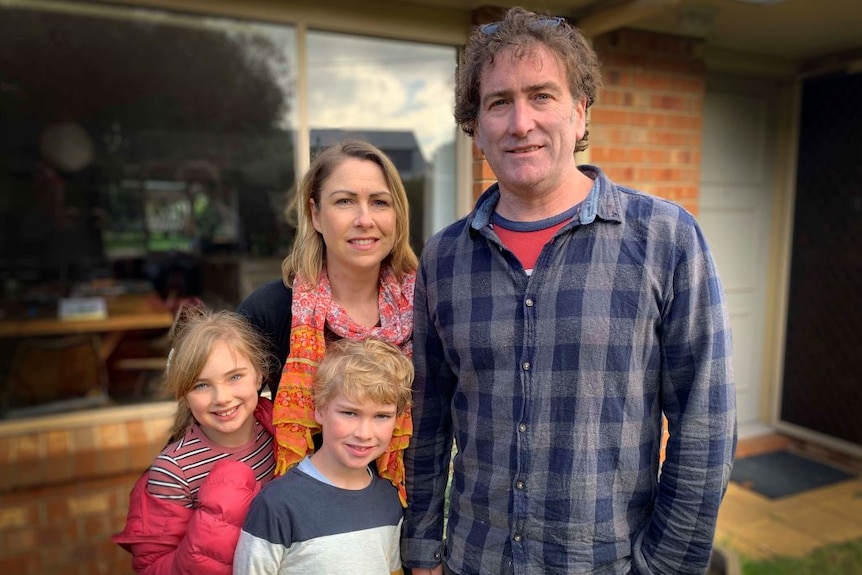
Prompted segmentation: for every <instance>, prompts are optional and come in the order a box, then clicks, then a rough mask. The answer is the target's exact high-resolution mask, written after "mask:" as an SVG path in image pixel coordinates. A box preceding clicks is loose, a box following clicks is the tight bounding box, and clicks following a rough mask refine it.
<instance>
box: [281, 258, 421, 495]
mask: <svg viewBox="0 0 862 575" xmlns="http://www.w3.org/2000/svg"><path fill="white" fill-rule="evenodd" d="M415 280H416V276H415V274H412V273H411V274H406V275H405V276H404V277H403V279H402V280H401V281H400V282H399V281H398V280H397V279H396V277H395V274H394V273H393V272H392V271H391V270H390V269H389V268H386V269H384V270H383V271H382V272H381V274H380V288H379V290H378V292H379V296H378V298H379V299H378V307H379V311H380V324H379V325H378V326H377V327H372V328H367V327H364V326H361V325H358V324H356V323H355V322H354V321H353V320H352V319H350V317H348V315H347V313H346V312H345V311H344V310H343V309H342V308H341V306H339V305H338V304H337V303H335V302H334V301H332V289H331V286H330V284H329V277H328V276H327V275H326V272H325V271H324V272H323V273H322V274H321V277H320V279H319V281H318V282H317V285H313V284H311V283H309V282H308V281H306V280H304V279H303V278H300V277H297V278H296V279H294V282H293V302H292V308H291V309H292V313H293V319H292V322H291V327H290V349H289V351H288V357H287V360H286V361H285V364H284V370H283V371H282V374H281V381H280V382H279V384H278V392H277V393H276V396H275V402H274V403H275V405H274V407H273V414H272V415H273V424H274V425H275V438H276V442H277V446H276V468H275V474H276V475H282V474H284V473H286V472H287V470H288V469H290V468H291V467H293V466H294V465H296V464H297V463H299V462H300V461H301V460H302V458H303V457H305V456H306V455H307V454H310V453H312V452H313V451H314V443H313V441H312V436H313V435H314V434H315V433H319V432H320V425H319V424H318V423H317V422H316V421H315V420H314V400H313V399H312V392H311V382H312V379H313V377H314V374H315V373H316V372H317V366H318V365H320V360H321V359H323V353H324V350H325V348H326V341H325V339H324V326H325V327H328V328H329V329H330V330H332V332H333V333H335V334H336V335H337V336H339V337H342V338H347V339H362V338H366V337H376V338H379V339H382V340H384V341H387V342H389V343H392V344H394V345H397V346H398V347H400V348H401V350H402V351H403V352H404V354H405V355H407V356H408V357H412V355H413V337H412V336H413V286H414V283H415ZM412 434H413V420H412V418H411V415H410V409H406V410H405V411H404V413H402V414H401V415H400V416H399V417H398V420H397V421H396V424H395V431H394V433H393V434H392V441H391V442H390V443H389V446H388V447H387V448H386V451H385V452H384V453H383V455H381V456H380V457H379V458H378V459H377V472H378V474H379V475H380V477H382V478H384V479H388V480H390V481H391V482H392V484H393V485H395V487H396V488H397V489H398V495H399V497H400V499H401V504H402V505H404V506H405V507H406V506H407V492H406V489H405V487H404V458H403V454H404V449H406V448H407V444H408V443H409V442H410V436H411V435H412Z"/></svg>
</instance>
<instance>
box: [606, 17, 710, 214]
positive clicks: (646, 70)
mask: <svg viewBox="0 0 862 575" xmlns="http://www.w3.org/2000/svg"><path fill="white" fill-rule="evenodd" d="M593 45H594V47H595V49H596V52H598V54H599V58H600V59H601V61H602V76H603V78H604V84H605V87H604V89H603V90H602V92H601V93H600V94H599V97H598V100H597V102H596V104H595V105H593V107H592V108H591V115H590V148H589V150H590V154H591V155H590V162H591V163H594V164H596V165H597V166H599V167H601V168H602V169H603V170H604V171H605V173H606V174H607V175H608V176H610V178H611V179H613V180H614V181H616V182H617V183H619V184H623V185H626V186H630V187H633V188H636V189H639V190H641V191H644V192H647V193H650V194H654V195H657V196H661V197H664V198H667V199H670V200H673V201H675V202H678V203H680V204H682V205H683V206H684V207H685V208H686V209H688V210H689V211H691V212H693V213H695V214H696V213H697V202H698V195H699V189H700V158H701V136H702V131H703V99H704V91H705V85H704V63H703V58H702V56H701V48H702V46H701V42H700V41H698V40H693V39H689V38H683V37H679V36H670V35H665V34H656V33H652V32H643V31H637V30H618V31H615V32H611V33H608V34H604V35H602V36H599V37H598V38H596V39H595V40H594V43H593Z"/></svg>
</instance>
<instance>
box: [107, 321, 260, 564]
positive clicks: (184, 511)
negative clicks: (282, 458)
mask: <svg viewBox="0 0 862 575" xmlns="http://www.w3.org/2000/svg"><path fill="white" fill-rule="evenodd" d="M172 339H173V349H172V350H171V353H170V355H169V356H168V365H167V369H166V371H165V385H166V388H167V389H168V390H169V391H170V393H171V394H172V395H173V396H174V397H175V398H176V400H177V415H176V421H175V422H174V426H173V429H172V431H171V438H170V440H169V443H168V445H167V447H165V448H164V449H163V450H162V452H161V454H159V456H158V457H156V459H155V461H154V462H153V464H152V465H151V466H150V468H149V469H148V470H147V471H146V472H145V473H144V474H143V476H141V478H140V479H139V480H138V482H137V483H136V484H135V486H134V488H133V489H132V493H131V497H130V504H129V512H128V515H127V518H126V528H125V529H124V530H123V531H122V532H121V533H119V534H117V535H115V536H114V537H113V539H114V541H115V542H116V543H118V544H120V545H121V546H122V547H123V548H124V549H126V550H127V551H129V552H130V553H131V554H132V567H133V568H134V570H135V572H136V573H144V574H147V575H162V574H164V575H168V574H178V575H179V574H185V573H189V574H191V573H195V574H222V573H223V574H225V575H229V574H230V573H231V568H232V564H233V555H234V550H235V549H236V543H237V539H238V538H239V532H240V529H241V527H242V523H243V520H244V519H245V516H246V514H247V513H248V509H249V506H250V505H251V500H252V498H253V497H254V496H255V495H256V494H257V493H258V491H260V489H261V486H262V485H263V484H266V483H268V482H269V481H270V480H271V479H272V478H273V473H274V470H275V456H274V441H273V435H274V433H273V428H272V403H271V402H270V401H269V400H268V399H266V398H263V397H259V396H258V394H259V391H260V389H261V387H262V385H263V374H266V373H268V369H269V356H268V354H267V353H266V352H265V351H264V350H265V349H266V345H265V343H264V342H263V341H261V339H260V336H259V335H258V334H257V331H256V330H255V329H254V328H252V327H251V326H250V325H249V324H248V323H247V322H246V320H245V319H244V318H243V317H242V316H240V315H238V314H236V313H233V312H227V311H219V312H211V311H207V310H206V309H204V308H202V307H196V308H186V309H183V310H181V311H180V314H179V318H178V320H177V322H176V325H175V327H174V333H173V334H172Z"/></svg>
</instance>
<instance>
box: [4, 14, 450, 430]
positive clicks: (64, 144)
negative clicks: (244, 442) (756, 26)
mask: <svg viewBox="0 0 862 575" xmlns="http://www.w3.org/2000/svg"><path fill="white" fill-rule="evenodd" d="M285 10H289V8H285ZM300 42H303V43H304V45H300ZM298 53H304V54H307V61H301V60H300V59H299V58H298V57H297V54H298ZM454 69H455V48H454V47H450V46H438V45H428V44H421V43H414V42H406V41H393V40H384V39H375V38H366V37H359V36H355V35H349V34H340V33H333V32H318V31H313V30H312V31H308V32H307V33H303V34H300V33H298V32H297V26H294V25H290V24H270V23H261V22H249V21H244V20H235V19H229V18H215V17H209V16H203V15H202V16H195V15H189V14H178V13H170V12H164V11H156V10H150V9H142V8H141V9H139V8H120V7H114V6H109V5H103V4H92V5H91V4H77V3H69V4H65V3H63V4H59V3H56V2H38V1H36V2H34V1H28V2H26V3H25V2H20V3H19V2H16V1H10V2H4V3H3V5H2V6H0V278H2V285H0V289H2V298H3V299H2V304H3V305H2V307H0V418H2V417H15V416H17V415H20V414H31V413H43V412H49V411H51V410H52V409H65V408H67V407H68V406H70V405H91V404H115V403H117V402H120V403H122V402H130V401H132V402H134V401H142V400H148V399H151V398H152V397H153V396H152V394H151V393H150V392H149V390H150V387H149V386H148V384H147V383H146V382H143V383H142V378H145V377H146V376H147V372H146V369H145V368H144V367H141V368H140V369H139V370H137V371H135V370H134V369H131V370H130V372H129V373H126V372H124V371H123V370H121V369H119V368H118V367H117V366H118V365H123V361H122V360H124V359H135V358H136V357H137V356H138V355H146V353H151V352H146V351H142V350H144V349H150V348H151V347H152V346H151V344H150V343H146V344H145V343H143V342H145V341H147V342H149V341H150V340H158V339H159V336H162V335H163V334H164V331H165V327H164V326H163V325H161V324H162V323H164V321H163V319H164V316H161V317H162V320H159V321H156V320H155V319H153V318H152V317H151V318H150V320H147V321H149V323H147V322H145V321H142V322H141V324H140V325H136V324H135V322H134V321H131V320H129V321H125V322H115V324H117V325H120V326H121V327H118V328H116V333H115V332H112V330H114V329H115V328H114V327H113V324H111V325H107V324H106V325H105V326H103V327H100V325H101V324H99V322H100V321H104V320H105V317H106V316H107V317H108V318H113V319H116V317H118V316H120V315H122V314H123V313H125V312H124V311H123V310H126V309H128V306H127V305H126V304H125V303H124V304H123V305H120V302H119V300H120V299H122V298H124V297H129V298H131V297H135V298H138V300H139V301H146V302H149V303H151V304H153V306H155V307H159V306H162V307H164V308H165V309H166V310H167V312H168V313H169V312H170V311H171V308H172V306H175V305H176V302H178V301H182V300H183V299H184V298H190V297H197V298H200V299H202V300H203V301H204V302H205V303H207V304H209V305H211V306H213V307H217V308H221V307H224V308H232V307H234V306H236V305H237V304H238V303H239V301H240V300H241V299H242V298H244V297H245V296H246V295H247V294H248V293H249V292H250V291H251V290H252V289H254V288H255V287H257V286H258V285H260V284H261V283H263V282H264V281H268V280H271V279H276V278H278V277H279V275H280V262H281V259H282V258H283V256H284V255H285V253H286V251H287V250H288V249H289V246H290V244H291V241H292V237H293V229H292V227H291V223H290V221H289V218H287V217H285V209H286V207H287V205H288V202H289V197H290V193H291V189H292V188H293V186H294V184H295V182H296V180H297V177H298V175H299V174H301V172H302V170H303V169H304V168H305V162H307V161H308V157H309V156H310V155H311V154H313V153H314V151H315V150H316V149H317V148H319V147H320V146H322V145H326V144H328V143H330V142H332V141H334V140H335V139H337V138H339V137H342V136H344V135H354V136H358V137H361V138H364V139H367V140H369V141H371V142H372V143H374V144H376V145H377V146H379V147H380V148H381V149H383V150H384V151H385V152H387V153H388V154H389V155H390V156H391V157H392V159H393V161H394V162H395V164H396V166H397V167H398V168H399V171H400V172H401V175H402V177H403V178H404V180H405V183H406V185H407V189H408V191H409V197H410V203H411V216H412V221H411V239H412V241H413V243H414V246H415V247H416V249H417V251H419V250H420V249H421V245H422V243H423V242H424V240H425V239H427V237H428V236H429V235H430V234H431V233H432V232H433V231H435V230H436V229H439V228H440V227H442V226H443V225H445V224H446V223H448V222H450V221H451V220H452V219H453V218H454V213H453V211H452V210H453V209H454V208H453V207H452V206H454V205H455V202H454V197H455V192H456V190H455V186H454V184H453V182H454V163H455V162H454V158H455V145H454V141H455V129H454V122H453V121H452V119H451V111H452V102H453V85H452V82H453V75H454ZM300 77H304V78H306V80H305V81H304V82H303V81H299V80H298V78H300ZM305 143H308V144H309V145H310V150H302V152H304V153H298V151H297V150H296V149H295V146H296V145H302V146H305ZM68 298H96V299H97V300H98V299H101V300H102V301H101V302H99V303H101V304H104V303H105V300H106V301H107V305H106V306H105V305H102V306H101V307H100V306H98V305H97V306H95V307H93V306H92V305H90V307H88V305H87V304H88V303H89V304H92V300H84V299H78V300H72V302H71V304H73V305H71V307H69V306H67V305H66V304H70V302H69V301H68ZM75 305H78V306H79V307H80V309H79V310H78V311H79V312H81V310H84V312H86V313H84V314H82V313H78V314H77V316H76V315H75V314H71V315H66V316H64V318H65V319H58V317H59V315H61V314H60V310H61V308H63V309H66V310H68V309H74V308H75ZM148 305H149V304H148ZM124 306H126V307H124ZM153 306H150V307H153ZM86 314H90V315H89V316H87V319H80V320H76V319H74V318H75V317H79V316H81V317H83V316H85V315H86ZM70 317H71V318H72V319H69V318H70ZM100 318H101V319H100ZM126 319H128V318H126ZM86 321H92V322H93V323H89V324H87V323H82V322H86ZM81 326H83V327H81ZM91 342H94V343H93V345H92V346H91V345H90V343H91ZM65 344H69V345H68V348H67V346H66V345H65ZM147 346H150V347H149V348H148V347H147ZM90 347H94V348H95V353H96V357H97V360H96V362H95V367H94V369H95V372H94V373H90V372H86V371H82V372H80V374H79V373H78V372H75V373H76V377H78V378H83V379H86V380H87V381H88V382H89V381H90V380H92V382H91V383H92V385H90V384H89V383H88V384H82V385H73V386H68V385H66V384H67V383H68V382H64V381H63V379H64V375H63V372H64V368H63V366H62V365H61V363H62V364H63V365H65V366H66V367H68V366H69V365H70V363H69V362H70V361H72V360H71V359H70V358H73V357H75V358H78V357H79V356H80V355H81V353H83V352H81V351H80V350H83V349H89V348H90ZM34 348H35V349H36V351H35V352H34V351H33V349H34ZM73 348H74V349H78V350H79V351H78V352H73V351H70V349H73ZM25 352H26V353H27V354H29V355H25ZM76 353H77V355H76ZM152 353H155V355H156V357H158V353H159V352H158V350H157V349H156V351H155V352H152ZM27 361H30V362H34V363H35V364H38V365H39V366H40V368H42V371H41V372H40V373H41V375H40V376H39V380H40V381H41V383H39V384H32V383H28V382H29V381H30V379H31V378H26V377H23V376H22V375H21V374H20V373H15V370H16V369H24V368H27V366H28V365H29V366H30V371H32V365H31V364H28V363H27ZM75 361H77V360H75ZM84 364H86V362H83V363H82V365H84ZM125 365H136V364H134V362H131V363H129V362H127V363H126V364H125ZM137 365H139V366H144V365H146V364H145V363H143V362H141V363H139V364H137ZM6 366H9V367H6ZM22 366H24V367H23V368H22ZM82 369H83V368H82ZM4 370H5V373H4ZM65 371H68V369H66V370H65ZM81 374H83V375H81ZM130 378H131V380H132V381H126V380H127V379H130ZM25 380H26V381H25ZM30 385H39V386H43V387H45V388H46V389H47V390H48V391H45V390H41V391H39V392H38V393H37V392H36V390H28V389H27V386H30ZM66 388H69V389H66ZM82 397H85V398H90V397H96V398H97V399H96V400H94V401H81V399H82ZM70 402H71V403H70ZM52 406H54V407H52Z"/></svg>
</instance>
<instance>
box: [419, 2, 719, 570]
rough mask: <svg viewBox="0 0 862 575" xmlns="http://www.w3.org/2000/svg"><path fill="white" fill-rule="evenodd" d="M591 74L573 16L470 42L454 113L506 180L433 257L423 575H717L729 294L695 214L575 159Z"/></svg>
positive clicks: (528, 20)
mask: <svg viewBox="0 0 862 575" xmlns="http://www.w3.org/2000/svg"><path fill="white" fill-rule="evenodd" d="M600 83H601V80H600V75H599V66H598V61H597V58H596V55H595V53H594V52H593V50H592V49H591V48H590V46H589V45H588V44H587V42H586V41H585V39H584V38H583V37H582V36H581V34H580V33H579V32H578V31H577V30H576V29H574V28H573V27H570V26H569V25H568V24H567V23H566V22H565V21H563V20H562V19H561V18H548V17H543V16H539V15H537V14H533V13H531V12H527V11H525V10H523V9H520V8H513V9H512V10H510V11H509V12H508V13H507V14H506V16H505V19H504V20H502V21H501V22H497V23H494V24H488V25H485V26H483V27H480V28H478V29H477V30H476V31H475V32H474V34H473V36H472V37H471V39H470V41H469V44H468V46H467V48H466V50H465V53H464V57H463V60H462V62H461V65H460V68H459V74H458V85H457V88H456V109H455V117H456V120H457V121H458V124H459V125H460V126H461V128H462V129H463V130H464V131H465V132H467V134H469V135H470V136H472V137H473V138H474V141H475V144H476V146H477V147H478V149H479V150H481V151H482V152H483V153H484V155H485V158H486V159H487V160H488V163H489V164H490V166H491V168H492V169H493V170H494V173H495V174H496V176H497V179H498V182H497V183H496V184H494V185H493V186H491V187H490V188H489V189H488V190H486V191H485V193H484V194H483V195H482V196H481V197H480V198H479V200H478V202H477V204H476V207H475V209H474V211H473V212H472V213H471V214H470V215H469V216H467V217H466V218H465V219H463V220H461V221H459V222H456V223H455V224H453V225H451V226H449V227H448V228H447V229H445V230H443V231H442V232H440V233H439V234H437V235H436V236H435V237H433V238H432V239H431V240H430V241H429V242H428V244H427V245H426V247H425V249H424V251H423V253H422V258H421V264H420V271H419V275H418V277H417V283H416V293H415V304H414V305H415V325H414V364H415V367H416V380H415V386H414V401H415V406H414V410H413V418H414V434H413V440H412V441H411V444H410V448H409V449H408V452H407V458H406V466H407V493H408V499H409V508H408V510H407V514H406V517H405V531H404V536H403V540H402V555H403V560H404V564H405V565H406V566H407V567H410V568H412V573H413V574H414V575H424V574H428V573H433V574H440V573H454V574H457V575H474V574H479V573H481V574H494V575H496V574H509V573H516V574H540V573H541V574H570V573H594V574H597V573H602V574H628V573H633V574H637V575H647V574H665V575H669V574H680V573H684V574H688V573H692V574H693V573H703V572H704V571H705V570H706V567H707V563H708V560H709V556H710V551H711V547H712V538H713V534H714V529H715V520H716V515H717V513H718V506H719V503H720V502H721V499H722V496H723V494H724V491H725V488H726V486H727V481H728V479H729V476H730V470H731V465H732V457H733V453H734V449H735V445H736V418H735V399H734V386H733V378H732V373H731V349H730V332H729V322H728V317H727V313H726V308H725V303H724V296H723V293H722V289H721V285H720V282H719V280H718V277H717V275H716V269H715V265H714V263H713V260H712V257H711V256H710V253H709V250H708V248H707V245H706V243H705V241H704V238H703V235H702V233H701V231H700V229H699V228H698V226H697V224H696V222H695V221H694V219H693V218H692V216H691V215H690V214H688V213H686V212H685V211H684V210H683V209H681V208H680V207H678V206H676V205H674V204H672V203H670V202H667V201H665V200H662V199H659V198H654V197H650V196H647V195H644V194H641V193H639V192H636V191H634V190H631V189H627V188H624V187H622V186H618V185H616V184H614V183H613V182H612V181H610V180H609V179H608V178H607V177H606V176H605V175H604V174H603V173H602V171H601V170H600V169H598V168H596V167H594V166H580V167H579V166H577V165H576V163H575V157H574V153H575V151H580V150H582V149H584V148H586V145H587V129H586V114H587V109H588V108H589V106H590V105H591V104H592V103H593V101H594V98H595V95H596V92H597V90H598V88H599V87H600ZM663 414H664V415H665V416H666V417H667V421H668V429H669V433H670V437H669V440H668V444H667V454H666V459H665V460H664V463H663V465H662V466H661V470H660V469H659V465H660V463H659V448H660V442H661V439H660V438H661V433H662V415H663ZM453 438H454V440H455V444H456V448H457V454H456V455H454V458H453V460H452V471H453V478H452V487H451V496H450V499H451V503H450V507H449V517H448V526H447V528H446V534H445V543H444V542H443V538H444V535H443V525H444V521H443V513H444V500H445V490H446V481H447V470H448V469H449V459H450V454H451V453H452V450H451V446H452V440H453ZM659 471H661V473H659ZM659 475H660V476H659Z"/></svg>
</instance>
